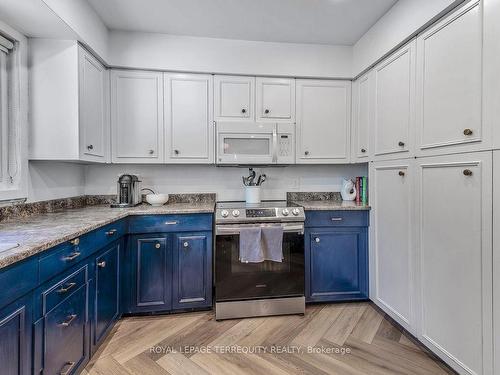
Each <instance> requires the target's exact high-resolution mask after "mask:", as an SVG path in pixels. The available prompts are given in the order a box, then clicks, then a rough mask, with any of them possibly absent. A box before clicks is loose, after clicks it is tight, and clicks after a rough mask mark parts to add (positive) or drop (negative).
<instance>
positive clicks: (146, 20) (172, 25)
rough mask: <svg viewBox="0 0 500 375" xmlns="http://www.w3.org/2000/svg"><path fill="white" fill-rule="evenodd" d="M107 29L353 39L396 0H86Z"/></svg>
mask: <svg viewBox="0 0 500 375" xmlns="http://www.w3.org/2000/svg"><path fill="white" fill-rule="evenodd" d="M88 1H89V3H90V4H91V5H92V6H93V7H94V9H95V10H96V11H97V13H98V14H99V15H100V16H101V18H102V20H103V21H104V23H105V24H106V26H108V28H110V29H117V30H130V31H142V32H153V33H166V34H174V35H189V36H200V37H212V38H227V39H242V40H260V41H271V42H290V43H319V44H337V45H352V44H354V43H355V42H357V41H358V40H359V38H360V37H361V36H362V35H363V34H364V33H365V32H366V31H367V30H368V29H369V28H370V27H371V26H372V25H373V24H374V23H375V22H376V21H377V20H378V19H379V18H380V17H381V16H382V15H384V14H385V13H386V12H387V11H388V10H389V9H390V8H391V6H392V5H394V3H396V2H397V0H88Z"/></svg>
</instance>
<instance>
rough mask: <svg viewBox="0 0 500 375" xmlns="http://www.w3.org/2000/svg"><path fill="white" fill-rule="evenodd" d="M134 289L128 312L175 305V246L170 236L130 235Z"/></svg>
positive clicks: (149, 310) (160, 308) (150, 310)
mask: <svg viewBox="0 0 500 375" xmlns="http://www.w3.org/2000/svg"><path fill="white" fill-rule="evenodd" d="M129 261H130V262H131V264H132V268H133V269H132V270H131V274H132V278H131V279H130V280H129V283H130V284H129V286H130V290H131V292H132V295H131V301H130V306H129V309H128V311H127V312H131V313H134V312H156V311H166V310H170V309H171V308H172V246H171V239H170V236H168V235H160V234H159V235H155V234H152V235H151V234H149V235H135V236H132V237H131V238H130V259H129Z"/></svg>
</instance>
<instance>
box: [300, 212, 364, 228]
mask: <svg viewBox="0 0 500 375" xmlns="http://www.w3.org/2000/svg"><path fill="white" fill-rule="evenodd" d="M368 215H369V213H368V211H306V223H305V226H306V227H367V226H368V224H369V217H368Z"/></svg>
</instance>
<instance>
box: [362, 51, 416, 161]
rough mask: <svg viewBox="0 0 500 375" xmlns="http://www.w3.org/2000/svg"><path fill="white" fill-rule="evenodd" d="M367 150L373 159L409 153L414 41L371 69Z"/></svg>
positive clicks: (413, 119)
mask: <svg viewBox="0 0 500 375" xmlns="http://www.w3.org/2000/svg"><path fill="white" fill-rule="evenodd" d="M373 84H374V102H373V106H372V108H371V113H372V115H371V121H370V122H371V125H372V129H373V134H372V135H371V136H370V138H371V139H372V145H371V146H370V153H372V154H373V157H374V158H375V159H391V158H392V159H394V158H405V157H410V156H412V152H413V138H414V137H413V135H414V129H415V41H412V42H410V43H409V44H407V45H405V46H404V47H402V48H401V49H399V50H398V51H397V52H395V53H394V54H393V55H391V56H390V57H389V58H387V59H386V60H384V61H383V62H382V63H380V64H379V65H377V66H376V67H375V69H374V77H373Z"/></svg>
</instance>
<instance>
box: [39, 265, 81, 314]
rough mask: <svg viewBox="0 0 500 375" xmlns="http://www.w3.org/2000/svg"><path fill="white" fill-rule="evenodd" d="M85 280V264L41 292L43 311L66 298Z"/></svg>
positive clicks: (50, 308) (48, 309) (45, 311)
mask: <svg viewBox="0 0 500 375" xmlns="http://www.w3.org/2000/svg"><path fill="white" fill-rule="evenodd" d="M86 282H87V266H84V267H82V268H80V269H79V270H78V271H76V272H74V273H72V274H71V275H69V276H67V277H65V278H64V279H63V280H61V281H59V282H57V284H55V285H53V286H51V287H50V289H48V290H46V291H44V292H42V304H43V313H44V314H45V313H47V311H50V310H52V309H53V308H54V307H55V306H57V305H58V304H59V303H60V302H62V301H63V300H64V299H66V298H67V297H68V296H70V295H71V293H73V292H74V291H76V290H78V289H79V288H80V287H81V286H83V285H85V283H86Z"/></svg>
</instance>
